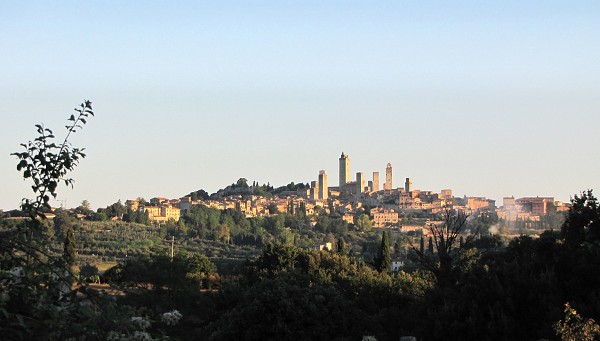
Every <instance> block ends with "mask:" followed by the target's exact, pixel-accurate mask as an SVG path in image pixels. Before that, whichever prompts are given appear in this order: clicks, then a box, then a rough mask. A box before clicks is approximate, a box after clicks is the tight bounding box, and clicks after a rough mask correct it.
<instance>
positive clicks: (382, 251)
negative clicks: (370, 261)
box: [375, 231, 392, 272]
mask: <svg viewBox="0 0 600 341" xmlns="http://www.w3.org/2000/svg"><path fill="white" fill-rule="evenodd" d="M391 263H392V261H391V257H390V243H389V242H388V236H387V233H385V231H383V234H382V235H381V246H380V247H379V252H377V258H376V259H375V267H376V268H377V270H378V271H379V272H388V271H390V265H391Z"/></svg>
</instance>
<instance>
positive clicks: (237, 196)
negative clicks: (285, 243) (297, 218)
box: [126, 153, 570, 235]
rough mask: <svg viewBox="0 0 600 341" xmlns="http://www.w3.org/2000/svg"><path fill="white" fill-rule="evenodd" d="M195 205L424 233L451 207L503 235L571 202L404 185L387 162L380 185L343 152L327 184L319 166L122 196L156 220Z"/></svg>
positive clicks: (543, 224)
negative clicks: (313, 173)
mask: <svg viewBox="0 0 600 341" xmlns="http://www.w3.org/2000/svg"><path fill="white" fill-rule="evenodd" d="M199 193H201V194H199ZM140 201H142V202H140ZM195 205H203V206H206V207H209V208H214V209H219V210H226V209H234V210H237V211H239V212H242V213H243V214H244V215H245V216H246V217H247V218H250V217H268V216H272V215H274V214H277V213H280V212H288V213H289V212H291V213H293V212H295V211H298V210H301V211H303V213H304V214H306V215H319V214H330V213H333V212H336V213H338V214H340V215H341V217H342V219H343V220H344V221H346V222H347V223H349V224H355V219H356V217H357V214H358V213H361V214H362V213H366V214H367V215H368V217H369V219H370V221H371V226H372V227H375V228H397V229H398V231H399V232H410V231H421V232H423V233H425V234H427V229H425V231H423V228H424V227H425V223H426V222H431V221H432V220H434V218H435V217H436V216H438V215H439V214H440V213H442V212H444V211H445V210H456V211H462V212H466V213H467V214H469V215H470V216H472V217H488V218H489V219H492V220H493V221H494V222H495V223H498V225H497V226H498V227H502V228H503V231H504V233H505V234H507V235H518V234H521V233H523V232H525V231H527V230H530V232H531V234H536V233H535V232H536V230H539V231H541V230H544V229H552V228H553V229H558V228H559V227H560V223H561V222H562V221H561V220H560V218H556V217H555V219H554V221H549V219H548V217H549V216H550V217H552V216H553V215H555V214H557V213H560V212H563V211H567V210H568V209H569V207H570V204H568V203H563V202H560V201H556V200H555V199H554V198H553V197H539V196H535V197H522V198H515V197H505V198H503V202H502V205H501V206H497V205H496V202H495V200H492V199H488V198H486V197H471V196H464V197H455V196H454V195H453V192H452V189H442V190H440V191H439V192H434V191H430V190H422V189H417V188H415V187H414V186H413V181H412V179H411V178H405V181H404V186H403V187H394V186H393V168H392V165H391V164H390V163H388V164H387V166H386V169H385V179H384V182H383V186H381V184H380V174H379V172H377V171H375V172H373V173H372V177H371V180H368V181H367V180H366V176H365V173H364V172H357V173H356V176H355V178H354V180H352V179H351V172H350V156H349V155H348V154H345V153H342V154H341V156H340V158H339V183H338V185H337V186H329V182H328V175H327V172H326V171H325V170H320V171H319V172H318V177H317V180H314V181H311V182H310V184H308V183H307V184H306V185H305V184H302V183H300V184H294V183H293V182H292V183H290V184H288V185H287V186H283V187H281V188H278V189H277V190H276V191H275V190H273V188H272V187H271V186H270V185H260V184H258V183H257V182H253V183H252V184H248V180H246V179H244V178H241V179H239V180H238V181H237V182H236V183H234V184H232V185H230V186H227V187H226V188H224V189H221V190H219V191H218V192H217V193H214V194H213V195H210V196H209V195H208V193H206V192H204V191H197V192H192V193H190V194H189V195H186V196H184V197H181V198H177V199H169V198H162V197H155V198H152V199H150V201H149V202H146V201H144V200H140V199H132V200H127V201H126V206H127V208H128V209H130V210H133V211H141V212H145V213H147V214H148V217H149V219H150V220H151V221H153V222H157V223H166V222H167V221H169V220H173V221H178V220H179V218H180V217H181V216H183V215H185V214H186V212H187V211H188V210H189V209H190V207H192V206H195ZM407 217H421V218H423V219H407ZM403 218H404V219H403ZM495 232H496V233H498V232H499V231H495Z"/></svg>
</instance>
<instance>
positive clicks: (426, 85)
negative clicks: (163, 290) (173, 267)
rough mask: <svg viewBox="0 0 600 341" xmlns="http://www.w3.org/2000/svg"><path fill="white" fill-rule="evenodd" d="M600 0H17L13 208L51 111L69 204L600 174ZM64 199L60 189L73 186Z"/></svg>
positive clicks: (7, 101)
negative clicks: (70, 151)
mask: <svg viewBox="0 0 600 341" xmlns="http://www.w3.org/2000/svg"><path fill="white" fill-rule="evenodd" d="M598 18H600V2H598V1H547V0H544V1H495V2H492V1H389V2H388V1H214V2H203V1H176V2H171V1H126V2H124V1H85V2H83V1H2V2H0V46H1V50H2V52H1V53H0V118H1V119H2V124H1V125H0V174H1V176H0V209H4V210H9V209H14V208H17V207H18V206H19V203H20V202H21V199H22V198H32V197H33V196H34V195H33V192H32V191H31V188H30V186H31V183H30V182H28V181H24V180H23V179H22V177H21V174H19V173H18V172H17V171H16V164H17V160H16V159H15V157H14V156H11V155H10V153H12V152H16V151H20V150H21V147H20V146H19V144H20V143H24V142H26V141H28V140H32V139H34V138H35V137H36V134H35V128H34V125H35V124H38V123H43V124H44V125H45V126H46V127H48V128H51V129H53V130H54V132H55V134H56V135H57V137H58V138H59V139H62V138H64V136H65V129H64V125H65V124H66V123H67V122H66V119H67V118H68V117H69V115H70V114H71V113H72V108H74V107H75V106H76V105H78V104H79V103H81V102H82V101H83V100H84V99H88V100H91V101H92V103H93V108H94V111H95V113H96V117H94V118H92V119H91V120H90V121H89V122H88V124H87V125H86V126H85V127H84V129H83V130H82V131H81V132H78V133H77V134H75V135H73V136H72V139H71V142H72V143H73V145H74V146H79V147H85V148H86V153H87V157H86V158H85V159H84V160H83V161H82V162H81V163H80V165H79V166H78V167H77V168H76V169H75V171H74V172H73V173H71V174H70V176H71V177H72V178H73V179H74V180H75V183H74V187H73V188H67V187H64V186H63V187H59V189H58V193H59V194H58V197H57V200H55V201H53V202H52V204H53V205H55V206H59V205H60V204H61V203H64V204H66V206H67V207H75V206H78V205H79V204H80V203H81V201H82V200H84V199H85V200H88V201H89V202H90V203H91V206H92V207H93V208H97V207H105V206H107V205H109V204H112V203H114V202H116V201H117V200H119V199H120V200H122V201H125V200H127V199H132V198H136V197H144V198H146V199H149V198H152V197H155V196H162V197H169V198H178V197H181V196H183V195H186V194H188V193H190V192H191V191H195V190H198V189H204V190H206V191H208V192H209V193H212V192H215V191H216V190H218V189H219V188H223V187H225V186H226V185H228V184H231V183H233V182H235V181H236V180H237V179H238V178H241V177H244V178H247V179H248V180H249V181H259V182H260V183H267V182H269V183H270V184H271V185H274V186H281V185H285V184H287V183H289V182H291V181H294V182H296V183H298V182H304V183H306V182H310V181H312V180H317V177H318V173H319V170H321V169H324V170H326V171H327V174H328V175H329V183H330V185H337V182H338V158H339V156H340V154H341V153H342V152H344V153H346V154H348V155H349V156H350V160H351V174H352V176H353V177H354V174H355V173H356V172H365V173H366V177H367V180H370V179H371V174H372V172H373V171H379V172H380V177H381V178H382V179H383V176H384V174H385V166H386V164H387V163H388V162H389V163H391V164H392V166H393V170H394V181H393V185H394V187H401V186H403V184H404V179H405V178H407V177H410V178H411V179H412V182H413V186H414V188H417V189H422V190H432V191H435V192H439V191H440V190H441V189H444V188H451V189H452V190H453V191H454V194H455V195H456V196H463V195H467V196H486V197H489V198H492V199H496V200H497V201H498V202H497V204H498V205H501V201H502V197H505V196H515V197H521V196H537V195H539V196H554V197H556V199H557V200H561V201H568V200H569V198H570V197H571V196H572V195H574V194H578V193H580V192H581V191H583V190H586V189H590V188H592V189H596V190H597V191H600V133H599V128H600V20H598ZM59 200H60V201H59Z"/></svg>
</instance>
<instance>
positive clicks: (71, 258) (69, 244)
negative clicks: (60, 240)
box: [63, 226, 77, 266]
mask: <svg viewBox="0 0 600 341" xmlns="http://www.w3.org/2000/svg"><path fill="white" fill-rule="evenodd" d="M76 255H77V254H76V251H75V234H74V233H73V229H72V228H71V227H70V226H69V227H67V229H66V231H65V246H64V250H63V259H64V260H65V263H66V264H67V265H68V266H73V264H75V257H76Z"/></svg>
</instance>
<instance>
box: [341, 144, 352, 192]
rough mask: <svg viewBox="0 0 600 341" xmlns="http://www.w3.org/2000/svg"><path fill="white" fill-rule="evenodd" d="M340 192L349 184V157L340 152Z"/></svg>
mask: <svg viewBox="0 0 600 341" xmlns="http://www.w3.org/2000/svg"><path fill="white" fill-rule="evenodd" d="M339 179H340V191H341V190H343V188H344V186H346V184H347V183H348V182H350V157H348V155H346V154H344V152H342V156H340V178H339Z"/></svg>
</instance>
